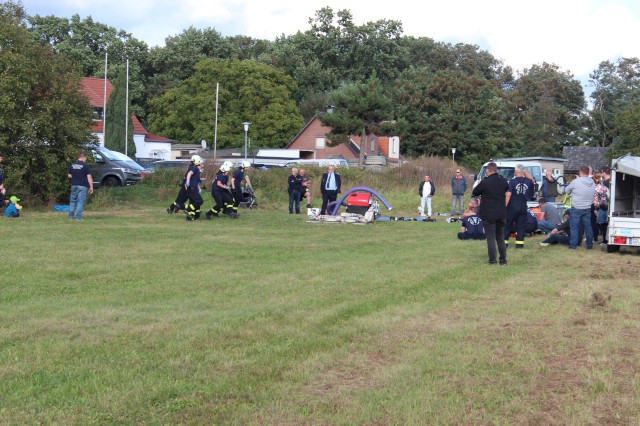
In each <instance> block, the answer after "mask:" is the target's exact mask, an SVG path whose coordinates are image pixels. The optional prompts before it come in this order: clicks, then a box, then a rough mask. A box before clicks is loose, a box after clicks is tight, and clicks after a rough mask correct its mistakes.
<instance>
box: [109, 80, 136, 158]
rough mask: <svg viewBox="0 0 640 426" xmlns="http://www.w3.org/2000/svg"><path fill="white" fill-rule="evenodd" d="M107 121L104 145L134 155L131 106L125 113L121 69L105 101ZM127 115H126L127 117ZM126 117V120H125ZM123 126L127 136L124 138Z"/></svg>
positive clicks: (123, 84) (124, 86) (125, 104)
mask: <svg viewBox="0 0 640 426" xmlns="http://www.w3.org/2000/svg"><path fill="white" fill-rule="evenodd" d="M107 111H108V112H107V114H108V115H107V122H106V128H105V131H104V146H105V147H107V148H108V149H111V150H113V151H118V152H125V151H126V153H127V155H129V156H130V157H133V156H135V153H136V146H135V143H134V142H133V121H132V120H131V108H130V107H129V111H128V114H127V74H126V70H121V71H120V73H119V74H118V77H117V78H116V80H115V82H114V84H113V91H112V92H111V95H110V96H109V100H108V101H107ZM127 115H128V117H127ZM125 117H126V122H125ZM125 127H126V128H127V130H126V132H127V137H126V138H125Z"/></svg>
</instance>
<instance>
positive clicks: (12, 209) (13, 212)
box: [4, 195, 22, 217]
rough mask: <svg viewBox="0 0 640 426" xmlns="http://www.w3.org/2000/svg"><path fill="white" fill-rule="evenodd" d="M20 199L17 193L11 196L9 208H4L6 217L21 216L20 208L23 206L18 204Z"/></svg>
mask: <svg viewBox="0 0 640 426" xmlns="http://www.w3.org/2000/svg"><path fill="white" fill-rule="evenodd" d="M19 201H20V198H18V197H16V196H15V195H13V196H11V198H9V204H8V205H7V208H6V209H4V215H5V217H20V209H22V206H21V205H20V204H18V202H19Z"/></svg>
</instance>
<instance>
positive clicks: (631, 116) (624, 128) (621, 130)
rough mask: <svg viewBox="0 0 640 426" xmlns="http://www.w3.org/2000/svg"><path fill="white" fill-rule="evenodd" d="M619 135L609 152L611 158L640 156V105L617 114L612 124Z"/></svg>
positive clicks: (632, 106)
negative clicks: (626, 155) (627, 155)
mask: <svg viewBox="0 0 640 426" xmlns="http://www.w3.org/2000/svg"><path fill="white" fill-rule="evenodd" d="M612 124H613V125H614V126H615V128H616V130H617V133H618V136H617V139H616V141H615V142H614V143H613V144H611V149H610V150H609V151H607V155H608V156H609V157H610V158H617V157H620V156H623V155H625V154H629V153H630V154H632V155H640V104H637V105H631V106H629V107H627V108H626V109H624V110H622V111H619V112H618V114H616V116H615V118H614V120H613V123H612Z"/></svg>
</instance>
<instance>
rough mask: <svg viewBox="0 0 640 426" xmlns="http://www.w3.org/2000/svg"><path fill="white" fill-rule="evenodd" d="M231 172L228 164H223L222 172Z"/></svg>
mask: <svg viewBox="0 0 640 426" xmlns="http://www.w3.org/2000/svg"><path fill="white" fill-rule="evenodd" d="M230 170H231V167H229V166H228V165H226V164H223V165H222V166H220V171H221V172H228V171H230Z"/></svg>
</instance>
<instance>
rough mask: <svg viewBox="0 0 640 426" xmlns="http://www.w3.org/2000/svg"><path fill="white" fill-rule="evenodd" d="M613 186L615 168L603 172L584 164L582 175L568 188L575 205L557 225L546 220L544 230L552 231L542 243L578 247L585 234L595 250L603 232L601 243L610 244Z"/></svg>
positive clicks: (605, 168) (567, 191)
mask: <svg viewBox="0 0 640 426" xmlns="http://www.w3.org/2000/svg"><path fill="white" fill-rule="evenodd" d="M610 189H611V170H610V169H609V168H608V167H603V168H602V169H601V170H600V171H599V172H592V170H591V168H590V167H588V166H583V167H581V168H580V171H579V174H578V177H577V178H576V179H574V180H573V181H571V183H569V185H568V186H567V187H566V189H565V191H566V193H567V194H569V195H570V196H571V208H569V210H567V212H566V213H565V215H564V220H563V221H561V222H559V223H557V224H556V226H553V227H552V226H550V225H552V223H549V222H547V221H545V222H543V225H544V226H543V227H541V230H542V231H543V232H545V233H548V237H547V238H546V239H545V240H544V241H542V242H541V243H540V245H542V246H548V245H554V244H564V245H568V246H569V248H570V249H576V248H577V247H578V246H580V245H582V241H583V237H584V243H585V246H586V248H587V249H591V248H593V244H594V242H598V236H599V235H602V240H601V241H600V244H607V226H608V220H609V217H608V212H609V191H610Z"/></svg>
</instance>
